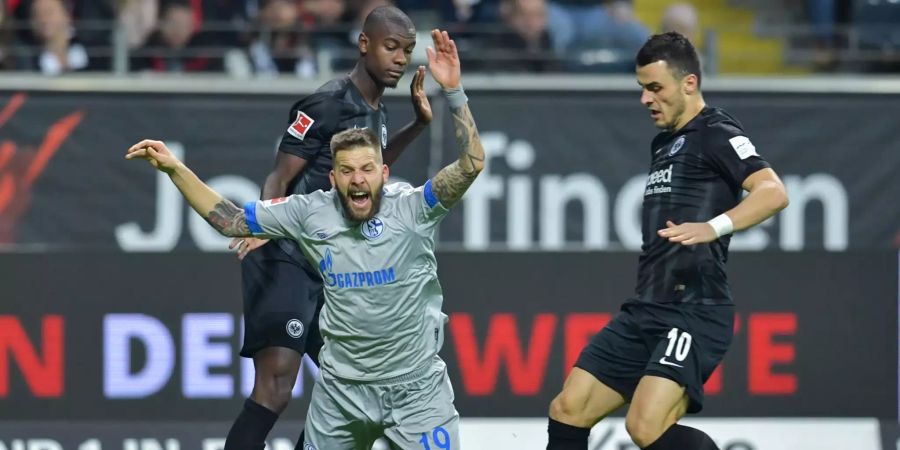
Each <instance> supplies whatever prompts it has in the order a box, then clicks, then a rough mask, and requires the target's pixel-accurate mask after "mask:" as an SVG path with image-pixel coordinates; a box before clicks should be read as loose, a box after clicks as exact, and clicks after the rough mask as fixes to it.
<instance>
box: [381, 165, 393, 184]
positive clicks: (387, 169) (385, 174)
mask: <svg viewBox="0 0 900 450" xmlns="http://www.w3.org/2000/svg"><path fill="white" fill-rule="evenodd" d="M381 166H382V167H384V170H382V173H381V176H382V179H383V180H384V183H385V184H387V181H388V176H389V175H390V174H391V168H390V167H388V165H387V164H382V165H381Z"/></svg>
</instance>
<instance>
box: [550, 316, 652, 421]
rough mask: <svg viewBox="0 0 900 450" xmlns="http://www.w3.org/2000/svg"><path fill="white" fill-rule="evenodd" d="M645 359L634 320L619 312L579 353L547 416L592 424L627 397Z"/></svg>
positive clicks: (640, 375) (636, 380) (644, 349)
mask: <svg viewBox="0 0 900 450" xmlns="http://www.w3.org/2000/svg"><path fill="white" fill-rule="evenodd" d="M648 358H649V351H648V350H647V348H646V347H645V345H644V341H643V339H642V338H641V335H640V330H639V329H637V328H636V326H635V322H634V318H633V317H632V315H631V313H630V312H628V311H624V310H623V311H622V312H620V313H619V314H617V315H616V317H615V318H613V320H612V321H610V322H609V323H608V324H607V325H606V327H604V328H603V329H602V330H600V332H599V333H597V334H596V335H595V336H594V337H592V338H591V340H590V341H588V344H587V345H586V346H585V347H584V349H583V350H582V351H581V354H580V355H579V357H578V360H577V361H576V363H575V368H574V369H572V372H571V373H570V374H569V377H568V378H567V379H566V382H565V384H564V385H563V390H562V392H561V393H560V394H559V395H558V396H557V397H556V398H555V399H554V400H553V402H552V403H551V405H550V416H551V417H552V418H554V419H556V420H561V421H563V422H564V423H569V424H571V425H579V426H590V425H593V424H595V423H596V422H597V421H599V420H600V419H602V418H603V417H605V416H607V415H609V414H610V413H611V412H613V411H615V410H616V409H618V408H619V407H621V406H622V405H623V404H624V403H626V402H627V401H628V399H630V398H631V396H632V394H633V393H634V390H635V388H636V387H637V384H638V381H640V378H641V377H642V376H643V375H644V368H645V367H646V365H647V359H648Z"/></svg>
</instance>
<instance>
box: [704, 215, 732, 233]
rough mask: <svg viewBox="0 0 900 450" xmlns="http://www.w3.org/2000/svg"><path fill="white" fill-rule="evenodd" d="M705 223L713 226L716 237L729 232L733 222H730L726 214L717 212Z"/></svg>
mask: <svg viewBox="0 0 900 450" xmlns="http://www.w3.org/2000/svg"><path fill="white" fill-rule="evenodd" d="M706 223H708V224H709V225H710V226H711V227H713V230H715V232H716V237H717V238H720V237H722V236H725V235H726V234H731V232H732V231H734V223H732V222H731V217H728V214H724V213H723V214H719V215H718V216H716V217H713V218H712V220H710V221H709V222H706Z"/></svg>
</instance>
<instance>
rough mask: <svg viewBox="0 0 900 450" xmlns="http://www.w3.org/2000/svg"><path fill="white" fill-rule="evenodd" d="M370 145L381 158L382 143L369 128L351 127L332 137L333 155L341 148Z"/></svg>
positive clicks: (347, 148)
mask: <svg viewBox="0 0 900 450" xmlns="http://www.w3.org/2000/svg"><path fill="white" fill-rule="evenodd" d="M359 147H369V148H371V149H372V150H374V151H375V153H376V154H377V155H378V158H379V159H381V143H379V142H378V137H377V136H375V133H373V132H372V130H370V129H368V128H351V129H349V130H344V131H341V132H340V133H338V134H335V135H334V136H332V137H331V157H332V158H334V155H336V154H337V152H339V151H341V150H349V149H351V148H359Z"/></svg>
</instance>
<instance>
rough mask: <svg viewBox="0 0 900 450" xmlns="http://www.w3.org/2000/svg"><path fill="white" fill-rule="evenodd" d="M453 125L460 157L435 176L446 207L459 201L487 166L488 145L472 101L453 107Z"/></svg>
mask: <svg viewBox="0 0 900 450" xmlns="http://www.w3.org/2000/svg"><path fill="white" fill-rule="evenodd" d="M451 113H452V115H453V126H454V128H456V145H457V147H458V148H459V159H457V160H456V161H454V162H453V163H452V164H450V165H449V166H447V167H445V168H444V169H442V170H441V171H440V172H438V174H437V175H435V177H434V178H433V179H432V182H431V183H432V188H433V189H434V193H435V195H436V196H437V198H438V200H440V201H441V204H443V205H444V206H446V207H448V208H449V207H451V206H453V205H455V204H456V203H457V202H458V201H459V200H460V199H461V198H462V196H463V194H464V193H465V192H466V190H467V189H469V186H471V185H472V182H473V181H475V177H477V176H478V174H479V173H480V172H481V169H483V168H484V147H482V145H481V139H480V138H479V137H478V128H476V127H475V119H473V118H472V112H471V111H470V110H469V106H468V105H463V106H462V107H461V108H452V109H451Z"/></svg>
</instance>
